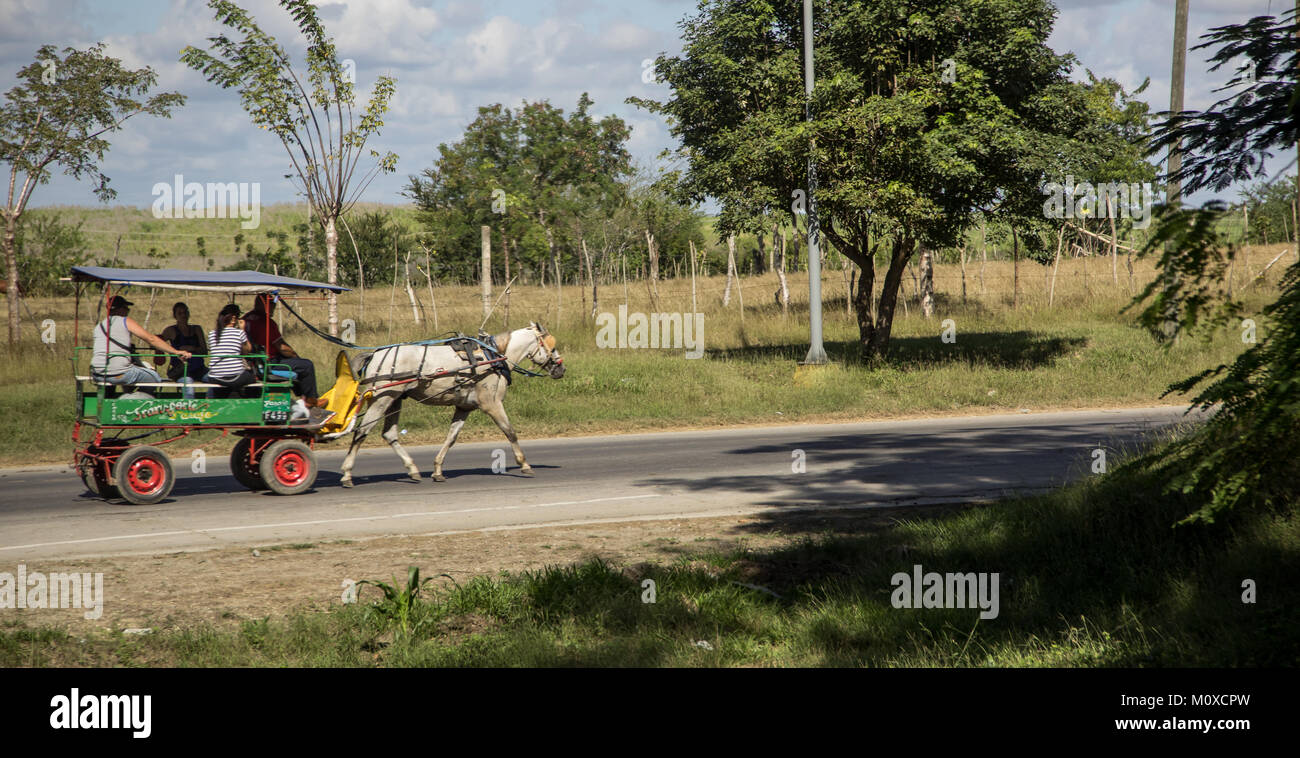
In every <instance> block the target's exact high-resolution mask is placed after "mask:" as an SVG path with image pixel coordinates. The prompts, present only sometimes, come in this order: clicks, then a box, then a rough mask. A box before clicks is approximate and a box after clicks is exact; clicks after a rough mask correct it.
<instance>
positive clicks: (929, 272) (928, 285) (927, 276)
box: [921, 246, 934, 318]
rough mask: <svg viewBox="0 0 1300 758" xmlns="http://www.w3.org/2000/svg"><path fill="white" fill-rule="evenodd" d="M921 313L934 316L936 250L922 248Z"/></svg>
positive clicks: (928, 316)
mask: <svg viewBox="0 0 1300 758" xmlns="http://www.w3.org/2000/svg"><path fill="white" fill-rule="evenodd" d="M921 313H923V314H925V317H926V318H933V317H934V252H933V251H932V250H930V248H929V246H926V247H922V248H921Z"/></svg>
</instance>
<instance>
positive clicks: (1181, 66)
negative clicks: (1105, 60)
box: [1165, 0, 1188, 205]
mask: <svg viewBox="0 0 1300 758" xmlns="http://www.w3.org/2000/svg"><path fill="white" fill-rule="evenodd" d="M1187 4H1188V0H1177V4H1176V5H1175V6H1174V68H1173V73H1172V75H1171V76H1170V77H1169V110H1170V111H1172V112H1173V113H1174V115H1177V114H1179V113H1181V112H1182V110H1183V86H1184V82H1185V80H1186V78H1187ZM1182 167H1183V143H1182V141H1181V140H1179V141H1178V142H1175V143H1174V144H1173V146H1172V147H1170V148H1169V175H1170V176H1171V177H1172V176H1173V175H1174V174H1177V173H1178V172H1179V170H1181V169H1182ZM1182 185H1183V183H1182V182H1181V181H1179V180H1178V179H1170V180H1169V183H1168V186H1167V187H1166V188H1165V197H1166V199H1167V200H1168V202H1169V204H1170V205H1177V204H1179V203H1181V202H1182V199H1183V187H1182Z"/></svg>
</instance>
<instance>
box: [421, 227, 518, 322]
mask: <svg viewBox="0 0 1300 758" xmlns="http://www.w3.org/2000/svg"><path fill="white" fill-rule="evenodd" d="M512 245H514V240H511V239H506V241H505V242H504V243H503V244H502V245H501V252H502V253H504V254H505V257H506V293H505V303H504V305H503V307H504V308H505V313H504V314H503V315H504V317H505V321H504V323H505V327H506V331H509V330H510V289H511V287H510V282H511V281H513V280H512V279H511V278H510V248H511V246H512ZM435 312H436V311H435Z"/></svg>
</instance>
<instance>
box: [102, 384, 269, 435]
mask: <svg viewBox="0 0 1300 758" xmlns="http://www.w3.org/2000/svg"><path fill="white" fill-rule="evenodd" d="M292 405H293V396H292V394H291V393H290V390H289V387H287V386H286V387H283V388H281V387H267V388H266V394H265V395H264V396H263V397H254V398H225V399H215V398H214V399H208V398H204V397H196V398H191V399H186V398H181V397H158V398H150V399H147V400H134V399H126V398H105V399H103V400H102V401H101V399H100V398H99V397H98V396H96V395H83V396H82V414H83V418H94V419H97V420H98V421H99V423H100V424H104V425H110V426H171V425H177V424H187V425H188V424H197V425H203V424H212V425H214V426H220V425H225V424H254V425H258V424H267V425H275V426H278V425H282V424H287V423H288V422H289V414H290V412H291V410H292Z"/></svg>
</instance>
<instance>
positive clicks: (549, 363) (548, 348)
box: [524, 321, 564, 379]
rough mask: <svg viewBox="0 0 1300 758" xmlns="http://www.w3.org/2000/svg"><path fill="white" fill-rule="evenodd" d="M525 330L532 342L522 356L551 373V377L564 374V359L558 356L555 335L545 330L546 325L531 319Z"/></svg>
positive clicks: (556, 377) (554, 377)
mask: <svg viewBox="0 0 1300 758" xmlns="http://www.w3.org/2000/svg"><path fill="white" fill-rule="evenodd" d="M524 331H527V332H528V333H529V334H530V335H531V337H532V344H531V345H530V346H529V348H528V352H526V353H524V357H526V358H528V359H529V360H530V361H532V362H533V363H534V364H536V365H538V366H540V367H541V369H542V370H543V371H545V372H546V373H548V374H550V375H551V378H552V379H559V378H561V377H563V376H564V359H563V358H561V357H560V351H559V350H556V349H555V335H553V334H551V333H550V332H548V331H546V327H544V326H542V325H541V324H539V323H537V322H536V321H531V322H529V324H528V328H527V329H526V330H524Z"/></svg>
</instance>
